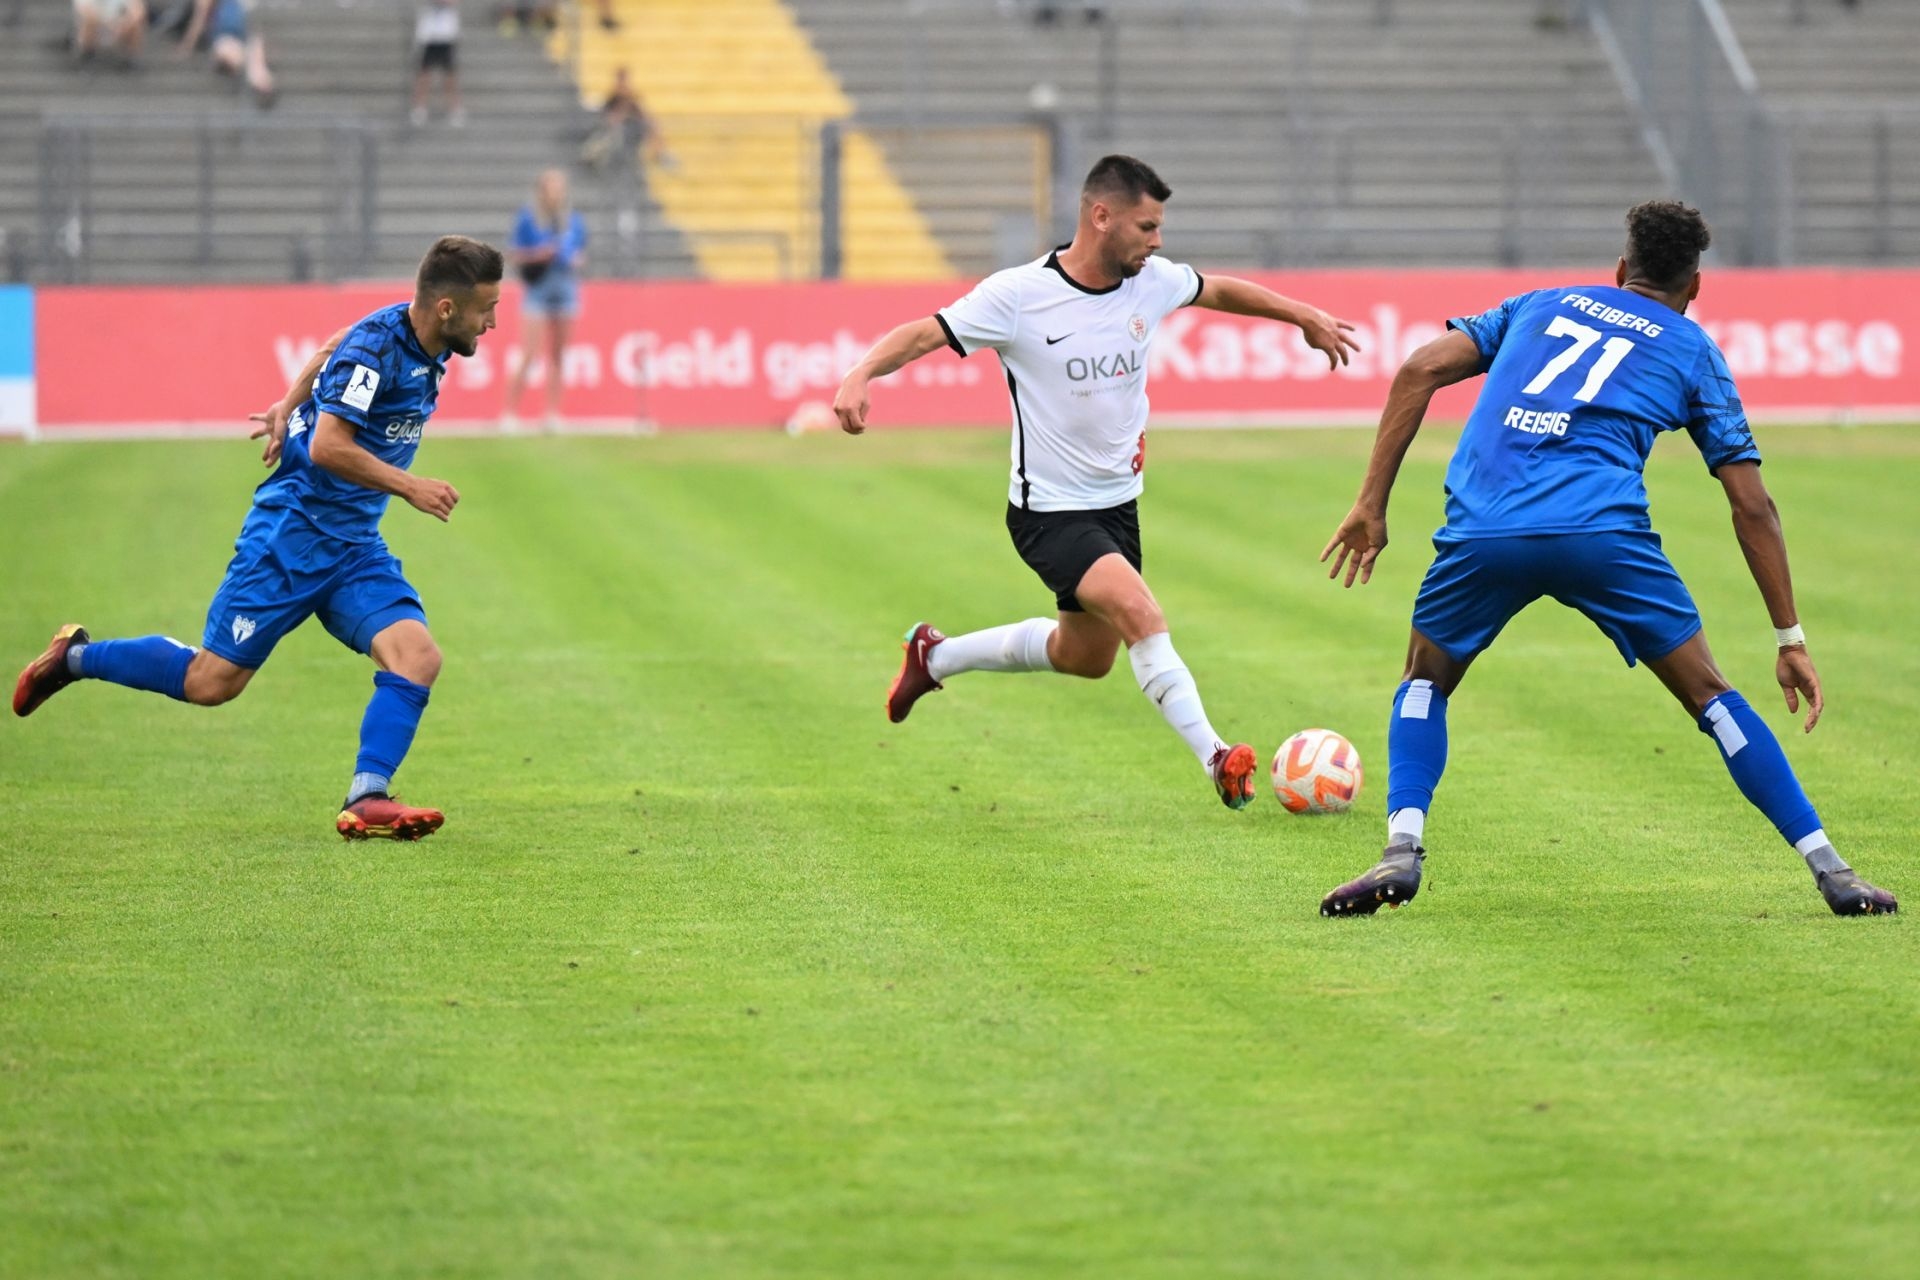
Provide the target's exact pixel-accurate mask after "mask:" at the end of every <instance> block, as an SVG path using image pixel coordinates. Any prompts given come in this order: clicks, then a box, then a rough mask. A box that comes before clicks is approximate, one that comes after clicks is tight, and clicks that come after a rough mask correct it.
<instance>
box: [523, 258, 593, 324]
mask: <svg viewBox="0 0 1920 1280" xmlns="http://www.w3.org/2000/svg"><path fill="white" fill-rule="evenodd" d="M526 308H527V310H528V311H530V312H532V313H533V314H535V315H541V316H548V317H558V318H560V319H562V320H571V319H573V318H574V317H575V316H578V315H579V314H580V277H579V276H577V275H575V274H574V273H573V271H572V270H571V269H568V270H561V271H555V270H549V271H548V272H547V273H546V274H545V275H544V276H541V277H540V280H539V283H537V284H530V285H527V286H526Z"/></svg>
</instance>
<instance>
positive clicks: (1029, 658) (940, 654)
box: [927, 618, 1060, 684]
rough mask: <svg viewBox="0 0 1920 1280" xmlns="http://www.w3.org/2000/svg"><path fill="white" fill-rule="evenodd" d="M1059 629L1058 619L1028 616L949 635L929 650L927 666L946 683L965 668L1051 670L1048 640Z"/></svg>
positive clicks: (982, 669) (938, 678)
mask: <svg viewBox="0 0 1920 1280" xmlns="http://www.w3.org/2000/svg"><path fill="white" fill-rule="evenodd" d="M1059 629H1060V623H1059V621H1058V620H1057V619H1054V618H1028V619H1027V620H1026V621H1025V622H1009V623H1008V624H1007V625H1006V626H1004V627H988V628H987V629H986V630H985V631H969V632H968V633H967V634H966V635H963V636H948V637H947V638H946V639H945V640H942V641H941V642H940V643H939V644H937V645H935V646H933V648H932V649H931V650H929V651H928V653H927V670H928V672H930V673H931V674H932V676H933V678H934V679H935V680H938V681H940V682H941V683H943V684H944V683H945V682H946V679H947V677H948V676H957V675H959V674H960V673H961V672H962V671H1051V670H1053V662H1052V660H1051V659H1049V658H1048V657H1047V640H1048V638H1049V637H1051V636H1052V635H1053V633H1054V632H1055V631H1058V630H1059Z"/></svg>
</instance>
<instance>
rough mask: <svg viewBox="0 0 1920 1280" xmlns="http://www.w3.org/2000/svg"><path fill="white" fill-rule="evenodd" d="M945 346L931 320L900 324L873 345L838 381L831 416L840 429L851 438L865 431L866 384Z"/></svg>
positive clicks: (936, 324) (935, 325)
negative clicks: (837, 421) (836, 420)
mask: <svg viewBox="0 0 1920 1280" xmlns="http://www.w3.org/2000/svg"><path fill="white" fill-rule="evenodd" d="M946 345H947V335H946V333H945V331H944V330H942V329H941V328H940V322H939V321H938V320H935V319H934V318H933V317H932V316H928V317H927V318H926V319H924V320H914V321H911V322H909V323H907V324H903V325H901V326H900V327H899V328H897V329H895V330H894V331H893V332H892V333H889V334H888V335H887V336H886V337H884V338H882V339H880V341H878V342H876V343H874V344H873V350H871V351H869V352H867V354H866V355H864V356H862V357H861V358H860V363H859V364H856V365H855V366H853V368H851V369H849V370H847V376H846V377H845V378H843V379H841V381H840V390H839V392H838V393H836V394H835V395H834V397H833V413H834V416H835V417H837V418H839V419H840V429H841V430H842V431H844V432H846V433H847V434H848V435H850V436H857V435H859V434H860V433H861V432H863V431H865V430H866V429H867V410H868V409H870V408H871V407H872V406H871V405H870V404H869V403H868V400H867V384H868V383H869V382H872V381H873V380H874V379H875V378H884V377H886V376H887V375H888V374H890V373H892V372H893V371H894V370H896V369H904V368H905V367H906V366H908V365H910V364H912V363H913V362H914V361H915V360H918V359H919V358H920V357H921V356H924V355H926V354H927V353H928V352H930V351H938V350H939V349H940V348H941V347H944V346H946Z"/></svg>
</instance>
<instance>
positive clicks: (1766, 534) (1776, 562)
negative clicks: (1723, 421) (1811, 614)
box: [1717, 462, 1826, 733]
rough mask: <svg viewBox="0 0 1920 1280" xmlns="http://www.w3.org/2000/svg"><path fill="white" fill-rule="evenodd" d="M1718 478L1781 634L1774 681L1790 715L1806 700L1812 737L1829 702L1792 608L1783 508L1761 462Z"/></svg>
mask: <svg viewBox="0 0 1920 1280" xmlns="http://www.w3.org/2000/svg"><path fill="white" fill-rule="evenodd" d="M1717 474H1718V475H1719V477H1720V485H1721V487H1722V488H1724V489H1725V490H1726V491H1727V505H1728V506H1730V507H1732V508H1733V532H1734V536H1735V537H1737V538H1739V539H1740V551H1741V554H1742V555H1744V556H1746V558H1747V569H1748V571H1749V572H1750V573H1752V574H1753V581H1754V585H1756V586H1758V587H1759V588H1760V598H1761V599H1762V600H1764V601H1766V605H1767V616H1769V617H1771V618H1772V619H1773V627H1774V630H1775V631H1776V632H1779V633H1781V636H1780V640H1781V643H1780V657H1779V659H1778V661H1776V662H1775V663H1774V668H1773V674H1774V678H1775V679H1776V680H1778V681H1779V682H1780V692H1781V693H1782V694H1784V695H1785V696H1786V699H1787V710H1789V711H1798V710H1800V699H1801V698H1802V697H1805V698H1806V700H1807V722H1806V726H1805V732H1807V733H1812V732H1813V726H1814V725H1816V724H1819V723H1820V712H1821V711H1822V710H1823V709H1824V708H1825V707H1826V699H1825V698H1823V697H1822V696H1821V694H1820V673H1819V672H1818V671H1816V670H1814V667H1813V658H1812V657H1810V656H1809V655H1808V653H1807V642H1806V640H1805V638H1804V637H1802V636H1801V635H1800V614H1799V612H1798V611H1797V610H1796V609H1795V608H1794V603H1793V574H1792V572H1791V571H1790V570H1789V569H1788V568H1787V538H1786V535H1785V534H1784V533H1782V532H1781V531H1780V509H1779V508H1778V507H1776V506H1774V505H1773V496H1772V495H1771V494H1769V493H1768V492H1767V486H1766V482H1765V481H1763V480H1761V479H1760V464H1759V463H1757V462H1729V463H1725V464H1723V465H1722V466H1721V467H1720V469H1719V471H1718V473H1717Z"/></svg>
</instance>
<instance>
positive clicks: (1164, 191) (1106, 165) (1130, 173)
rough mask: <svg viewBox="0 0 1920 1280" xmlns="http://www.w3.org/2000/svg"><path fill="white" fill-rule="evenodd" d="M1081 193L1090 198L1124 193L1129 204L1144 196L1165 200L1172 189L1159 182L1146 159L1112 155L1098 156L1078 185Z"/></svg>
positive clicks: (1171, 192) (1102, 197)
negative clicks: (1097, 159)
mask: <svg viewBox="0 0 1920 1280" xmlns="http://www.w3.org/2000/svg"><path fill="white" fill-rule="evenodd" d="M1080 194H1081V196H1083V197H1085V198H1087V199H1092V200H1104V199H1111V198H1112V197H1114V196H1122V195H1124V196H1125V197H1126V198H1127V203H1128V204H1136V203H1138V202H1139V200H1140V199H1141V197H1143V196H1152V197H1153V198H1154V199H1155V200H1165V199H1166V198H1167V197H1168V196H1170V195H1172V194H1173V188H1172V187H1170V186H1168V185H1167V184H1166V183H1164V182H1162V181H1161V180H1160V175H1159V174H1157V173H1155V172H1154V171H1153V166H1151V165H1149V164H1148V163H1147V162H1146V161H1144V160H1135V159H1134V158H1133V157H1132V156H1120V155H1113V156H1101V157H1100V159H1099V161H1098V162H1097V163H1095V165H1094V166H1093V168H1092V169H1090V170H1088V171H1087V180H1086V181H1085V182H1083V183H1081V184H1080Z"/></svg>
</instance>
